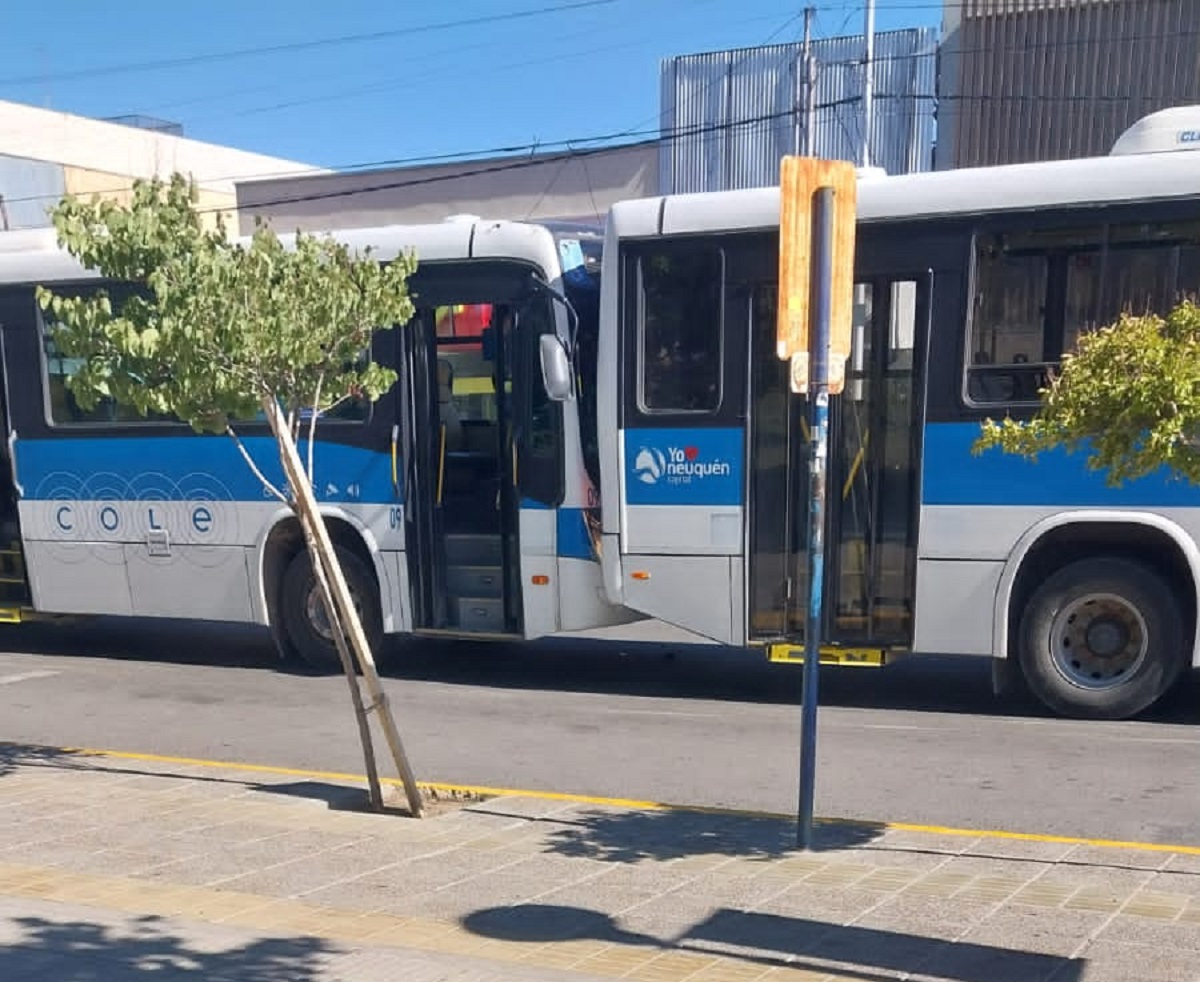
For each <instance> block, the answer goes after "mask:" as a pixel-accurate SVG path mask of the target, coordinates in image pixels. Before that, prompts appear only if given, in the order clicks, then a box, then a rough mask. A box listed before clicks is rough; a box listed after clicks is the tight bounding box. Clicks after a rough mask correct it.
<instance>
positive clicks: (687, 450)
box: [683, 447, 700, 460]
mask: <svg viewBox="0 0 1200 982" xmlns="http://www.w3.org/2000/svg"><path fill="white" fill-rule="evenodd" d="M683 455H684V456H685V457H686V458H687V459H688V460H695V459H696V458H697V457H699V456H700V449H699V448H698V447H684V448H683Z"/></svg>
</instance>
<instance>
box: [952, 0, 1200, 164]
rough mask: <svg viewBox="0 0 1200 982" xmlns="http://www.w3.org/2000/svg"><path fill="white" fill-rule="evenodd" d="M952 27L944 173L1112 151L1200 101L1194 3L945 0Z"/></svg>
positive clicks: (1198, 7) (1199, 33)
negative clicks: (1148, 124)
mask: <svg viewBox="0 0 1200 982" xmlns="http://www.w3.org/2000/svg"><path fill="white" fill-rule="evenodd" d="M944 27H945V30H946V39H945V42H944V43H943V46H942V84H941V89H940V91H939V116H938V161H937V166H938V167H939V168H941V167H975V166H987V165H991V164H1008V163H1019V162H1023V161H1031V160H1059V159H1066V158H1072V157H1083V156H1093V155H1100V154H1106V153H1108V152H1109V150H1111V148H1112V145H1113V143H1114V142H1115V141H1116V139H1117V137H1118V136H1120V134H1121V133H1122V132H1124V130H1125V129H1126V128H1127V127H1128V126H1129V125H1130V124H1132V123H1134V122H1135V121H1136V120H1138V119H1140V118H1141V117H1143V116H1146V115H1148V114H1150V113H1152V112H1155V111H1157V110H1159V109H1164V108H1168V107H1170V106H1175V105H1186V104H1189V103H1195V102H1200V73H1198V67H1200V2H1197V0H946V6H945V17H944Z"/></svg>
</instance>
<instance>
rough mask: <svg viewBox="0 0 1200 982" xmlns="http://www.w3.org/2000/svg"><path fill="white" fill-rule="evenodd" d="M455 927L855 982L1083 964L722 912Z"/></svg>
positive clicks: (985, 975)
mask: <svg viewBox="0 0 1200 982" xmlns="http://www.w3.org/2000/svg"><path fill="white" fill-rule="evenodd" d="M462 923H463V925H464V927H466V928H467V930H469V931H471V932H472V933H474V934H477V935H480V936H482V937H486V938H492V939H497V940H503V941H520V942H529V943H542V944H546V943H553V942H562V941H575V940H587V941H602V942H607V943H610V944H621V945H637V946H644V947H649V948H655V949H658V950H659V951H662V952H681V953H688V954H694V955H708V956H713V957H723V958H734V959H738V960H740V961H746V962H751V963H753V964H757V965H762V966H764V968H765V967H770V966H778V965H783V964H786V965H788V966H789V967H791V968H802V969H809V970H811V971H814V972H819V973H827V974H829V975H831V976H834V977H837V976H847V977H851V978H853V979H854V980H856V982H858V980H861V979H874V980H878V982H885V980H892V979H895V978H896V977H897V976H898V975H899V976H907V975H908V974H912V973H918V972H919V973H920V975H921V976H922V977H923V978H930V979H945V980H947V982H1044V980H1048V979H1049V978H1050V977H1051V976H1053V979H1054V982H1076V980H1079V979H1081V978H1082V977H1083V969H1084V966H1085V964H1086V962H1085V961H1084V960H1082V959H1072V958H1063V957H1055V956H1051V955H1042V954H1036V953H1033V952H1026V951H1019V950H1016V949H1012V948H998V947H994V946H992V945H980V944H972V943H970V942H966V941H959V942H949V941H944V940H941V939H938V938H927V937H920V936H917V935H913V934H903V933H900V932H896V931H886V930H880V929H877V928H867V927H852V926H845V927H844V926H841V925H837V924H830V923H825V922H822V921H813V920H806V919H803V918H796V917H784V916H781V915H777V914H761V913H754V912H750V911H741V910H730V909H721V910H717V911H715V912H713V913H712V914H711V915H710V916H709V917H707V918H705V919H704V920H703V921H701V922H700V923H698V924H695V925H693V926H692V927H690V928H688V929H687V930H685V931H684V932H683V933H682V934H680V935H678V936H676V937H674V938H657V937H654V936H653V935H649V934H641V933H638V932H636V931H627V930H625V929H623V928H621V927H620V926H618V924H617V923H616V921H615V920H613V918H611V917H610V916H608V915H607V914H604V913H601V912H599V911H594V910H587V909H585V908H582V907H566V906H556V905H544V904H522V905H517V906H513V907H492V908H488V909H485V910H478V911H475V912H474V913H472V914H469V915H467V916H466V917H465V918H463V921H462Z"/></svg>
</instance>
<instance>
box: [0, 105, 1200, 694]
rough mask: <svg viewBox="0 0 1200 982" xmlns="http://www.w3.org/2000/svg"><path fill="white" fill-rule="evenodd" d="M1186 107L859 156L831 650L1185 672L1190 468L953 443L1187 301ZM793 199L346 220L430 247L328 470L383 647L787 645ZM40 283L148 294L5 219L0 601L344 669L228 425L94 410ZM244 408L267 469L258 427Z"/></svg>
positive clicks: (304, 574) (1193, 649) (799, 426)
mask: <svg viewBox="0 0 1200 982" xmlns="http://www.w3.org/2000/svg"><path fill="white" fill-rule="evenodd" d="M1181 112H1182V117H1181V116H1180V114H1179V113H1178V112H1176V113H1172V112H1168V113H1166V114H1157V115H1156V116H1152V117H1148V118H1147V119H1146V120H1143V121H1142V122H1141V123H1139V124H1137V125H1136V126H1135V127H1133V129H1131V131H1130V132H1129V133H1128V134H1126V136H1124V137H1123V138H1122V140H1121V141H1120V143H1119V144H1118V146H1117V147H1116V148H1114V152H1113V154H1111V155H1110V156H1108V157H1103V158H1097V159H1087V160H1073V161H1063V162H1055V163H1044V164H1026V165H1015V166H1009V167H997V168H988V169H977V170H963V171H957V172H937V173H931V174H917V175H909V176H903V177H886V176H877V177H876V176H870V175H866V176H864V179H863V180H862V182H861V183H860V187H859V233H858V243H857V256H856V260H857V267H858V274H857V280H858V285H857V287H856V291H857V292H856V296H857V303H856V320H855V328H854V351H853V354H852V356H851V362H850V365H849V366H848V381H847V385H846V389H845V392H844V393H843V395H841V396H839V397H837V398H836V399H835V400H834V401H833V407H832V416H831V418H832V429H831V454H830V461H829V465H830V480H829V488H830V504H831V507H830V508H829V512H828V521H829V527H828V531H827V536H826V541H827V543H828V549H829V561H828V563H827V573H826V575H827V577H828V582H827V583H826V584H825V595H826V597H827V598H828V604H827V616H826V621H825V623H824V624H822V625H821V633H822V644H823V648H822V650H823V653H824V654H823V657H825V658H827V659H829V660H831V661H836V662H841V663H848V664H876V665H878V664H885V663H887V662H889V661H891V660H892V659H894V658H895V657H897V656H899V655H901V654H904V653H922V652H924V653H952V654H965V655H978V656H982V657H986V658H990V659H991V663H992V665H993V667H994V669H995V671H994V677H995V679H996V682H997V687H998V688H1002V687H1004V686H1005V685H1007V684H1008V683H1011V682H1013V681H1015V680H1016V679H1018V678H1021V677H1023V678H1024V680H1025V681H1026V682H1027V683H1028V685H1029V686H1030V688H1031V689H1032V690H1033V692H1034V693H1035V694H1036V695H1037V696H1038V697H1039V698H1040V699H1041V700H1042V701H1044V702H1045V703H1046V704H1047V705H1048V706H1050V707H1051V708H1052V709H1054V710H1055V711H1057V712H1059V713H1063V714H1067V715H1075V716H1091V717H1107V718H1119V717H1126V716H1130V715H1133V714H1135V713H1137V712H1139V711H1141V710H1143V709H1145V708H1146V707H1148V706H1149V705H1151V704H1152V703H1154V702H1155V701H1156V700H1157V699H1158V698H1159V697H1160V696H1161V695H1163V694H1164V693H1165V692H1166V691H1167V689H1168V688H1170V687H1171V685H1172V684H1173V683H1174V682H1175V681H1176V680H1177V679H1178V678H1179V677H1180V676H1181V675H1182V674H1183V672H1184V671H1185V670H1186V669H1188V668H1189V667H1195V666H1197V665H1200V643H1198V634H1197V623H1196V620H1197V608H1198V606H1200V605H1198V597H1200V546H1198V545H1197V543H1198V541H1200V490H1198V489H1194V488H1192V487H1190V486H1188V485H1186V484H1184V483H1182V482H1178V481H1172V480H1169V479H1168V478H1167V477H1165V476H1156V477H1153V478H1148V479H1145V480H1141V481H1138V482H1134V483H1131V484H1128V485H1126V486H1124V487H1122V488H1117V489H1113V488H1110V487H1107V486H1106V484H1105V481H1104V478H1103V475H1101V474H1098V473H1095V472H1091V471H1089V470H1087V469H1086V467H1085V463H1084V461H1083V459H1081V458H1070V457H1067V456H1065V455H1063V454H1047V455H1044V456H1043V457H1042V458H1041V459H1040V460H1039V461H1038V462H1037V463H1029V462H1026V461H1024V460H1022V459H1019V458H1014V457H1009V456H1004V455H1002V454H1000V453H998V452H993V453H990V454H987V455H984V456H982V457H974V456H972V454H971V447H972V444H973V443H974V441H975V439H976V437H977V436H978V434H979V424H980V421H981V420H982V419H984V418H986V417H989V416H990V417H1001V416H1004V415H1012V416H1014V417H1018V418H1020V417H1027V416H1029V415H1031V414H1032V413H1033V412H1035V411H1036V408H1037V405H1038V393H1039V389H1040V388H1041V386H1042V385H1043V384H1044V382H1045V380H1046V378H1047V373H1048V372H1049V371H1050V370H1052V368H1053V367H1054V366H1055V365H1056V364H1057V363H1058V361H1059V360H1060V358H1061V356H1062V354H1063V352H1065V351H1069V350H1070V349H1071V347H1072V346H1073V344H1074V343H1075V340H1076V338H1077V337H1078V336H1079V334H1080V332H1082V331H1086V330H1089V329H1092V328H1094V327H1096V326H1097V325H1102V324H1105V323H1108V322H1109V321H1111V320H1112V319H1114V317H1115V316H1116V315H1117V314H1119V313H1120V312H1121V311H1123V310H1134V311H1138V312H1140V311H1146V310H1165V309H1167V308H1168V307H1169V306H1170V305H1171V304H1172V303H1174V302H1175V300H1176V299H1177V298H1178V297H1180V296H1183V295H1191V294H1195V293H1197V292H1200V155H1194V154H1192V153H1189V152H1187V149H1186V148H1188V147H1194V146H1198V144H1197V143H1195V142H1194V141H1192V142H1188V141H1187V140H1186V139H1183V138H1181V137H1180V135H1179V134H1180V133H1183V134H1184V135H1185V136H1186V135H1187V134H1188V133H1194V132H1195V130H1194V128H1193V127H1192V122H1193V120H1194V119H1195V118H1196V117H1197V116H1198V115H1200V113H1198V112H1196V111H1194V110H1183V111H1181ZM778 221H779V195H778V190H777V189H770V188H766V189H760V190H748V191H736V192H723V193H714V194H700V195H689V196H678V197H666V198H653V199H646V200H638V201H628V202H622V203H620V204H618V205H616V206H614V207H613V208H612V209H611V211H610V214H609V216H608V221H607V227H606V229H604V230H603V233H602V234H601V232H600V231H599V230H592V229H587V228H573V227H567V226H553V225H549V224H542V225H534V224H525V223H514V222H493V221H483V220H476V219H470V218H463V219H459V220H454V221H447V222H445V223H443V224H439V225H429V226H414V227H389V228H380V229H361V230H354V231H350V232H342V233H335V234H336V235H337V237H338V238H341V239H343V240H344V241H346V242H348V243H349V244H351V245H356V246H367V245H369V246H372V247H373V248H374V249H375V250H376V254H377V255H379V256H380V257H381V259H382V260H384V261H386V260H387V259H388V258H389V257H391V256H395V255H398V254H399V253H400V252H401V251H403V250H408V249H413V250H414V251H415V252H416V254H417V257H418V260H419V263H420V265H419V268H418V270H417V272H416V273H415V275H414V277H413V279H412V281H411V285H412V290H413V292H414V294H415V302H416V306H417V313H416V316H415V317H414V318H413V320H412V322H411V323H409V324H408V325H405V326H404V327H403V328H402V329H400V330H396V331H389V332H382V333H381V334H380V335H379V336H378V338H377V340H376V343H375V350H374V356H375V358H376V359H377V360H378V361H380V362H381V363H384V364H387V365H391V366H394V367H395V368H396V369H397V370H398V372H399V375H400V381H399V382H398V384H397V385H396V386H395V387H394V388H393V390H392V391H390V392H389V393H387V394H386V395H385V396H384V397H383V398H382V399H381V400H379V401H378V402H377V403H376V404H374V405H373V406H366V405H345V406H343V407H341V408H340V409H339V410H338V412H336V413H334V414H330V415H329V416H328V417H327V418H324V419H322V420H321V421H320V422H319V424H318V426H317V440H318V447H317V453H316V475H315V478H316V479H315V484H316V490H317V494H318V498H319V501H320V504H321V507H322V509H323V510H324V512H325V514H326V516H327V517H328V519H329V520H330V523H331V528H332V533H333V537H334V539H335V541H336V543H337V545H338V547H339V549H340V551H341V554H342V557H343V561H344V564H345V568H346V570H347V574H348V577H349V579H350V582H351V588H352V590H353V591H354V592H355V594H356V596H357V597H358V598H359V602H360V605H361V607H362V610H363V614H364V620H365V622H366V626H367V629H368V633H369V634H370V635H371V637H372V638H373V639H374V640H379V639H380V638H381V637H382V636H383V635H384V634H404V635H418V636H420V635H441V636H453V637H488V638H537V637H545V636H551V635H555V634H558V633H563V632H576V631H580V630H585V629H589V628H596V627H603V626H613V625H621V624H626V623H630V622H632V621H636V620H639V619H645V618H655V619H659V620H661V621H664V622H667V623H669V624H673V625H676V626H678V627H681V628H683V629H685V630H687V631H689V632H692V633H693V634H695V635H699V636H700V637H702V638H707V639H710V640H712V641H714V642H717V643H719V644H725V645H732V646H737V647H744V648H749V649H756V648H757V649H759V650H764V649H765V650H766V651H767V652H768V653H769V654H770V655H771V656H772V657H773V658H776V659H778V660H789V659H794V658H795V657H796V652H797V650H798V647H799V645H800V644H801V642H802V639H803V633H804V627H805V625H804V613H803V612H804V610H805V609H806V607H805V602H804V597H805V594H806V589H807V586H806V583H805V576H806V571H807V557H806V554H805V531H806V527H807V525H806V513H805V508H806V500H807V497H806V490H807V479H808V478H807V469H806V466H805V418H806V412H807V406H806V404H805V402H804V400H803V399H802V398H799V397H795V396H793V395H791V394H790V390H789V386H788V373H789V366H788V365H787V364H786V363H784V362H782V361H780V360H779V359H778V358H777V357H776V353H775V324H776V314H777V311H776V305H777V297H776V292H777V291H776V281H777V266H778V252H779V250H778V237H779V225H778ZM38 284H44V285H47V286H49V287H51V288H53V289H55V290H56V291H58V292H60V293H62V292H69V291H71V290H76V291H78V290H94V289H98V288H103V289H107V290H109V291H110V292H111V293H112V294H113V295H114V296H115V297H117V298H119V296H120V294H121V292H122V290H126V289H128V287H126V286H124V285H121V284H104V283H101V282H99V281H98V280H97V279H95V278H94V277H93V276H91V275H89V274H88V273H86V272H85V271H84V270H82V269H80V268H79V267H77V266H76V265H75V264H74V263H73V262H72V261H71V260H70V259H69V258H68V257H67V256H66V255H65V254H63V253H62V252H61V251H59V250H58V249H57V248H56V247H55V244H54V238H53V233H52V232H49V231H44V232H31V233H25V232H19V233H18V232H10V233H2V234H0V328H2V332H0V339H2V341H3V352H2V354H3V369H4V385H3V400H4V401H3V411H4V413H5V417H6V432H7V440H6V441H5V442H4V443H3V444H0V452H3V454H4V457H5V460H4V462H3V463H4V466H2V467H0V533H3V537H2V542H3V544H4V546H3V549H0V561H2V566H0V587H2V588H3V594H2V596H0V600H3V603H2V604H0V612H3V613H4V614H6V615H7V617H8V618H9V619H14V620H16V619H20V618H21V617H22V616H23V615H24V613H26V612H28V611H33V612H39V611H40V612H47V613H65V614H70V613H80V614H114V615H135V616H150V617H189V618H202V619H214V620H228V621H241V622H247V623H259V624H266V625H269V626H270V627H271V629H272V632H273V635H274V637H275V639H276V642H277V644H278V646H279V648H280V650H281V652H282V653H283V654H285V655H296V656H299V657H300V658H303V659H304V660H305V661H307V662H309V663H310V664H313V665H315V666H320V667H330V668H332V667H334V666H336V665H337V658H336V654H335V653H334V650H333V647H332V644H331V643H330V638H329V635H328V628H327V626H326V624H325V621H324V617H323V614H322V610H321V605H320V603H319V600H318V597H317V594H316V591H315V589H314V584H313V583H312V578H311V570H310V568H309V563H308V561H307V558H306V557H305V556H304V554H303V548H302V542H301V538H300V535H299V532H298V529H297V527H296V524H295V522H294V520H293V519H292V517H291V514H290V512H289V511H288V510H287V509H286V508H283V507H281V506H280V505H278V504H277V503H276V502H274V501H273V500H271V499H270V498H268V497H267V496H266V495H265V494H264V492H263V489H262V488H261V486H260V485H259V483H258V481H257V480H256V479H255V478H254V477H253V475H252V474H251V473H250V472H249V470H248V468H247V467H246V466H245V463H244V461H242V460H241V458H240V456H239V455H238V453H237V450H236V448H235V447H234V446H233V444H232V442H231V441H229V440H228V439H227V438H225V437H214V436H197V435H195V434H193V433H192V432H191V431H190V430H189V429H188V428H187V427H186V426H183V425H182V424H180V423H178V422H177V421H173V420H170V419H156V420H145V419H142V418H140V417H138V416H137V415H136V414H135V413H133V412H131V411H129V410H128V409H127V408H125V407H121V406H116V405H111V404H108V405H106V404H101V405H100V406H98V407H97V408H96V409H94V410H91V411H88V412H84V411H82V410H81V408H80V407H79V406H78V405H77V404H76V403H75V401H74V400H73V399H72V397H71V394H70V392H69V389H68V387H67V385H66V380H67V379H68V378H69V377H70V374H71V372H72V371H73V366H72V365H71V363H70V362H69V361H68V360H66V359H64V358H62V357H61V356H60V355H59V354H58V353H57V352H56V351H55V350H54V348H53V345H52V343H51V342H50V339H49V337H48V334H47V331H46V324H45V323H44V321H43V315H42V313H41V312H40V311H39V310H38V307H37V304H36V303H35V300H34V290H35V287H36V286H37V285H38ZM547 342H549V343H547ZM564 352H569V354H570V358H571V360H572V367H573V369H574V371H573V373H572V372H570V371H567V372H564V364H565V362H564V359H563V358H562V357H561V356H562V354H563V353H564ZM572 374H573V376H574V384H573V385H572V384H569V383H570V376H571V375H572ZM564 377H567V379H568V385H567V386H566V388H565V389H564V385H563V381H564ZM240 429H241V430H242V431H243V433H244V435H245V436H246V439H247V443H248V445H249V447H250V449H251V452H252V454H253V455H254V457H255V459H256V460H257V461H258V462H259V464H260V465H261V466H262V468H263V469H264V470H265V471H266V472H267V474H268V475H269V476H271V477H272V478H276V479H278V477H279V474H278V464H277V462H276V454H275V448H274V445H273V443H272V442H271V440H270V438H269V436H268V434H267V430H266V428H265V426H264V425H263V424H261V423H256V422H255V421H247V422H246V423H245V424H244V425H243V426H241V427H240Z"/></svg>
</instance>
